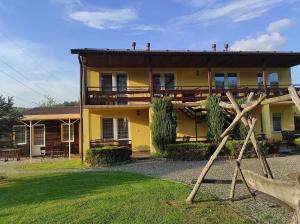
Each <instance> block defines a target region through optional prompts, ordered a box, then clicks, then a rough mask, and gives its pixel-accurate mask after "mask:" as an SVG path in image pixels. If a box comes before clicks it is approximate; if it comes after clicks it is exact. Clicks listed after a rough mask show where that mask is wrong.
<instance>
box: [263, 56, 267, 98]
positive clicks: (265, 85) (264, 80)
mask: <svg viewBox="0 0 300 224" xmlns="http://www.w3.org/2000/svg"><path fill="white" fill-rule="evenodd" d="M262 75H263V86H264V92H267V88H268V72H267V71H266V63H265V62H264V65H263V74H262Z"/></svg>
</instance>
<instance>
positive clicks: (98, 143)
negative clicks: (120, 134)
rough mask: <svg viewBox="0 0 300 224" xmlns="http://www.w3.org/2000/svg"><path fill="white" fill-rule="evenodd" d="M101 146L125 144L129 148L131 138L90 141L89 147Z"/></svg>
mask: <svg viewBox="0 0 300 224" xmlns="http://www.w3.org/2000/svg"><path fill="white" fill-rule="evenodd" d="M103 146H127V147H129V148H131V146H132V144H131V140H127V139H126V140H113V139H96V140H92V141H90V148H97V147H103Z"/></svg>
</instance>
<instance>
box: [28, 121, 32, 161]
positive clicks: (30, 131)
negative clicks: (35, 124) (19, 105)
mask: <svg viewBox="0 0 300 224" xmlns="http://www.w3.org/2000/svg"><path fill="white" fill-rule="evenodd" d="M31 141H32V121H31V120H30V126H29V158H30V162H32V142H31Z"/></svg>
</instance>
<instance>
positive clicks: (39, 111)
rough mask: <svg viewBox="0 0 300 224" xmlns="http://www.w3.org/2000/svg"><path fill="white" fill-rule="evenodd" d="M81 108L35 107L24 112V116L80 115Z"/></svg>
mask: <svg viewBox="0 0 300 224" xmlns="http://www.w3.org/2000/svg"><path fill="white" fill-rule="evenodd" d="M79 113H80V109H79V107H35V108H32V109H29V110H27V111H25V112H23V115H43V114H79Z"/></svg>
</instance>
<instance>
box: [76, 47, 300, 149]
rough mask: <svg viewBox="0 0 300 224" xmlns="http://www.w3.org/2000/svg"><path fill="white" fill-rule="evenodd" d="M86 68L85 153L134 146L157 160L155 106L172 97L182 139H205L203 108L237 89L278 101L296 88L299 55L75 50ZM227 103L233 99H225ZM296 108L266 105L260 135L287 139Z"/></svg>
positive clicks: (240, 93)
mask: <svg viewBox="0 0 300 224" xmlns="http://www.w3.org/2000/svg"><path fill="white" fill-rule="evenodd" d="M71 53H73V54H78V58H79V62H80V74H81V76H80V77H81V78H80V83H81V99H82V108H81V109H82V132H81V133H82V139H83V141H82V142H83V146H82V147H83V151H85V150H87V149H88V148H90V147H91V145H93V144H95V143H97V142H98V143H101V142H105V141H112V140H113V141H115V142H116V143H119V144H130V145H131V146H132V149H133V151H150V152H154V151H155V148H154V147H153V145H152V143H151V131H150V124H151V100H152V98H153V97H162V96H164V95H170V96H172V97H173V103H174V107H175V110H176V113H177V119H178V131H177V137H178V138H182V137H183V136H189V138H191V139H196V140H203V139H205V138H206V129H207V125H206V122H205V108H204V101H205V99H206V97H207V96H208V95H211V94H218V95H222V96H223V97H224V99H225V94H224V93H225V92H226V91H227V90H228V89H231V91H232V92H233V94H234V95H235V96H236V97H238V98H241V97H245V96H247V94H248V93H249V92H251V91H252V92H254V93H256V94H258V93H261V92H266V93H267V95H268V96H279V95H282V94H285V93H286V92H287V87H288V86H289V85H291V69H290V68H291V67H293V66H296V65H298V64H300V53H295V52H259V51H257V52H249V51H247V52H246V51H245V52H241V51H239V52H234V51H227V50H226V49H225V50H224V51H215V50H212V51H169V50H165V51H160V50H150V47H149V46H148V49H147V50H136V49H135V48H134V49H124V50H115V49H87V48H84V49H72V50H71ZM225 100H226V99H225ZM292 106H293V104H292V102H288V103H286V102H285V103H276V104H266V105H262V106H261V107H260V108H258V109H256V110H255V111H254V116H255V117H256V118H258V122H257V124H256V133H258V134H259V133H261V134H264V135H265V136H266V137H267V138H269V139H281V131H282V130H294V115H293V111H292Z"/></svg>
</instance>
